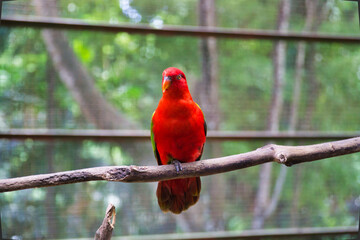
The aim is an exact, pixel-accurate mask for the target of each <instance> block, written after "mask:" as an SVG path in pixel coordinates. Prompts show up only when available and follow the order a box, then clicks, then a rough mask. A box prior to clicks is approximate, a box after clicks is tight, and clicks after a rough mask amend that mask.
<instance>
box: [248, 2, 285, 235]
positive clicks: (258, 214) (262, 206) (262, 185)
mask: <svg viewBox="0 0 360 240" xmlns="http://www.w3.org/2000/svg"><path fill="white" fill-rule="evenodd" d="M290 3H291V1H290V0H282V1H281V2H280V4H279V15H278V23H277V29H278V30H279V31H281V32H286V31H287V30H288V27H289V17H290V10H291V7H290ZM273 63H274V86H273V91H272V100H271V106H270V112H269V118H268V124H267V129H268V130H269V131H278V130H279V121H280V116H281V111H282V106H283V88H284V81H285V70H286V42H284V41H277V42H276V43H275V46H274V53H273ZM284 171H286V170H284ZM284 171H282V172H284ZM271 172H272V164H271V163H267V164H264V165H262V166H261V167H260V173H259V185H258V191H257V194H256V199H255V206H254V218H253V221H252V228H253V229H259V228H262V227H263V225H264V221H265V220H266V217H267V215H268V216H269V213H270V212H269V210H268V213H267V214H266V209H267V207H268V204H269V203H270V199H269V198H270V188H271ZM280 176H281V177H282V178H283V179H279V181H278V183H277V185H278V188H275V189H277V191H280V192H281V188H280V189H279V187H282V186H283V183H282V181H284V180H285V177H284V176H286V172H285V174H284V173H283V174H281V175H280ZM278 194H280V193H278ZM273 196H274V198H273V199H274V200H272V201H271V202H272V204H270V205H271V206H276V204H277V200H278V197H276V195H273ZM275 200H276V202H274V201H275Z"/></svg>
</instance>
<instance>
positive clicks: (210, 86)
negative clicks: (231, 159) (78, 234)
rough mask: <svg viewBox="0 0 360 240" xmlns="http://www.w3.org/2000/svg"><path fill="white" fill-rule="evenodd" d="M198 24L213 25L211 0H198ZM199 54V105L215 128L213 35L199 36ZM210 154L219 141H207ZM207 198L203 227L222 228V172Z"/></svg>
mask: <svg viewBox="0 0 360 240" xmlns="http://www.w3.org/2000/svg"><path fill="white" fill-rule="evenodd" d="M198 8H199V25H200V26H206V27H215V26H216V6H215V0H199V6H198ZM199 47H200V53H201V66H202V78H201V81H200V83H199V85H198V89H197V92H198V94H199V98H200V99H199V100H200V105H201V106H202V108H203V111H204V114H205V117H206V123H207V126H208V129H209V130H219V123H220V111H219V91H218V89H219V63H218V50H217V40H216V38H214V37H208V38H201V39H200V46H199ZM207 145H208V146H209V149H211V155H212V157H220V156H221V155H222V148H221V145H220V144H219V143H207ZM209 181H210V183H209V186H210V189H209V195H210V199H211V200H210V201H209V207H208V209H209V211H210V216H211V218H210V219H209V221H207V224H206V226H205V230H207V229H211V230H224V228H225V223H224V219H223V212H224V199H225V187H224V186H225V180H224V176H223V175H216V176H213V177H211V178H210V179H209Z"/></svg>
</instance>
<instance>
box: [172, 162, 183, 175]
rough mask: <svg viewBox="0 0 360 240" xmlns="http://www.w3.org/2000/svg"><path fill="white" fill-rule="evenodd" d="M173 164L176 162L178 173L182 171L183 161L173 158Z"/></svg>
mask: <svg viewBox="0 0 360 240" xmlns="http://www.w3.org/2000/svg"><path fill="white" fill-rule="evenodd" d="M172 164H174V166H175V170H176V172H177V173H178V172H180V171H182V166H181V162H179V161H178V160H176V159H174V160H172Z"/></svg>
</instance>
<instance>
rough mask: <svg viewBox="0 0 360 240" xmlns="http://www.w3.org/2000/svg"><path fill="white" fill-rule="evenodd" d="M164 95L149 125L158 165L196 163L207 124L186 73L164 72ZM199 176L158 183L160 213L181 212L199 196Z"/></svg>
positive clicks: (178, 71) (172, 70) (171, 69)
mask: <svg viewBox="0 0 360 240" xmlns="http://www.w3.org/2000/svg"><path fill="white" fill-rule="evenodd" d="M162 89H163V96H162V98H161V99H160V101H159V105H158V107H157V109H156V110H155V112H154V114H153V117H152V122H151V140H152V144H153V148H154V154H155V157H156V158H157V161H158V164H159V165H163V164H171V163H172V162H173V161H175V160H177V161H179V162H183V163H184V162H194V161H196V160H199V159H200V157H201V155H202V152H203V147H204V143H205V138H206V123H205V119H204V115H203V113H202V111H201V109H200V107H199V106H198V105H197V104H196V103H195V102H194V101H193V99H192V97H191V95H190V92H189V89H188V86H187V82H186V77H185V74H184V73H183V72H182V71H181V70H179V69H177V68H173V67H171V68H167V69H165V70H164V72H163V80H162ZM200 190H201V182H200V178H199V177H195V178H186V179H175V180H169V181H161V182H159V184H158V188H157V191H156V195H157V198H158V203H159V206H160V208H161V210H163V211H165V212H166V211H168V210H170V211H171V212H173V213H181V212H182V211H183V210H186V209H187V208H189V207H190V206H191V205H193V204H195V203H196V202H197V200H198V199H199V196H200Z"/></svg>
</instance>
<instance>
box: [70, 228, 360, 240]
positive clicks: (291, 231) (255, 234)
mask: <svg viewBox="0 0 360 240" xmlns="http://www.w3.org/2000/svg"><path fill="white" fill-rule="evenodd" d="M357 231H358V229H357V228H356V227H331V228H330V227H324V228H321V227H320V228H280V229H258V230H244V231H224V232H220V231H219V232H203V233H182V234H156V235H139V236H124V237H115V236H114V237H112V239H114V240H155V239H156V240H165V239H172V240H180V239H183V240H215V239H218V240H220V239H223V240H225V239H226V240H235V239H289V238H301V239H312V238H314V237H322V236H324V237H325V236H332V237H335V236H345V235H350V236H352V237H354V236H356V233H357ZM89 239H90V238H89ZM349 239H350V238H349ZM64 240H65V239H64ZM66 240H75V239H66ZM82 240H87V238H84V239H82Z"/></svg>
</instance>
